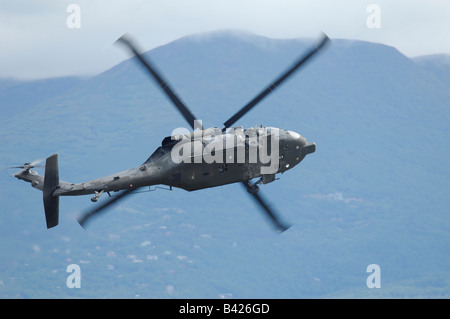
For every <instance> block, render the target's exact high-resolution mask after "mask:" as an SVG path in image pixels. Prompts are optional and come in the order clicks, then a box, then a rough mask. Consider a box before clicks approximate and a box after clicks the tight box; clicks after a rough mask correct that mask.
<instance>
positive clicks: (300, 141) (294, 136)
mask: <svg viewBox="0 0 450 319" xmlns="http://www.w3.org/2000/svg"><path fill="white" fill-rule="evenodd" d="M288 135H289V137H290V138H289V139H290V140H291V142H293V143H294V144H295V148H296V149H301V148H303V146H305V145H306V144H307V142H306V139H305V138H304V137H303V136H301V135H300V134H298V133H296V132H294V131H288Z"/></svg>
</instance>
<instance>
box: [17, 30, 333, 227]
mask: <svg viewBox="0 0 450 319" xmlns="http://www.w3.org/2000/svg"><path fill="white" fill-rule="evenodd" d="M328 40H329V38H328V37H327V36H326V35H323V37H322V38H321V39H320V41H318V43H317V44H316V46H315V47H314V48H312V49H311V50H310V51H309V52H307V53H306V54H305V55H302V56H301V57H300V58H298V59H297V60H296V61H295V62H294V63H293V65H292V66H291V67H289V68H288V69H287V70H286V71H285V72H283V73H282V74H281V75H280V76H279V77H278V78H277V79H276V80H275V81H274V82H273V83H271V84H270V85H268V86H267V87H266V88H265V89H264V90H262V91H261V92H260V93H259V94H258V95H256V97H255V98H253V99H252V100H251V101H250V102H249V103H247V104H246V105H245V106H244V107H243V108H242V109H240V110H239V111H238V112H237V113H235V114H234V115H233V116H232V117H230V118H229V119H228V120H227V121H226V122H225V123H224V127H223V128H222V129H220V128H218V127H212V128H207V129H204V128H203V127H202V126H201V122H200V121H198V120H197V119H198V118H197V117H195V116H194V115H193V114H192V113H191V111H190V110H189V109H188V108H187V107H186V105H185V104H184V103H183V102H182V101H181V99H180V98H178V96H177V95H176V94H175V92H174V91H173V90H172V89H171V87H170V86H169V84H168V82H167V81H166V80H165V79H164V78H163V77H162V75H161V73H160V72H159V71H157V69H156V68H155V67H154V66H153V65H152V64H151V62H150V61H149V59H148V57H145V58H144V56H143V55H142V54H141V51H140V50H138V48H137V46H136V45H135V43H134V42H133V41H132V40H131V39H130V37H129V36H127V35H124V36H122V37H120V38H119V39H118V40H117V42H119V43H121V44H123V45H125V46H126V47H127V48H128V49H129V50H130V51H131V52H132V53H133V54H134V56H135V57H136V58H137V60H138V61H139V62H140V63H141V64H142V66H143V67H144V68H145V69H146V70H147V71H148V72H149V73H150V75H151V77H152V78H153V79H154V80H155V81H156V83H157V84H158V85H159V87H160V88H161V89H162V91H163V92H164V93H165V95H166V96H167V97H168V98H169V99H170V101H171V102H172V103H173V104H174V106H175V107H176V109H177V110H178V111H179V112H180V113H181V115H182V116H183V117H184V118H185V119H186V121H187V122H188V124H189V125H190V126H191V128H192V129H193V130H194V131H190V130H188V132H183V133H181V134H174V135H172V136H169V137H166V138H164V139H163V141H162V144H161V146H159V147H158V148H157V149H156V150H155V151H154V153H153V154H152V155H151V156H150V157H149V158H148V159H147V160H146V161H145V162H144V163H143V164H141V165H139V166H137V167H135V168H131V169H128V170H126V171H123V172H119V173H115V174H112V175H109V176H106V177H101V178H98V179H94V180H91V181H88V182H84V183H79V184H74V183H69V182H64V181H61V180H59V171H58V155H57V154H54V155H51V156H50V157H48V158H47V159H46V163H45V173H44V176H41V175H39V174H38V173H37V172H36V171H34V170H32V168H34V167H37V165H36V164H37V163H35V162H33V163H25V164H24V165H22V166H16V168H21V170H20V171H19V172H18V173H16V174H14V177H16V178H18V179H21V180H24V181H26V182H29V183H31V186H32V187H34V188H37V189H39V190H41V191H42V192H43V200H44V211H45V218H46V224H47V228H52V227H54V226H56V225H58V223H59V197H60V196H75V195H87V194H93V195H94V196H93V197H92V198H91V200H92V201H93V202H96V201H97V200H98V199H99V198H100V196H101V195H102V194H104V193H107V194H108V195H109V197H110V198H109V199H108V200H106V201H105V202H104V203H102V204H99V206H98V207H95V208H94V209H92V210H90V211H87V212H85V213H84V214H83V215H81V216H79V217H78V218H77V219H78V222H79V223H80V225H81V226H83V227H85V225H86V223H87V222H88V221H89V220H90V219H91V218H92V217H93V216H96V215H98V214H99V213H101V212H103V211H104V210H105V209H106V208H108V207H110V206H111V205H113V204H114V203H117V202H118V201H119V200H122V199H123V198H125V197H127V196H129V195H130V194H132V193H133V192H136V190H138V189H140V188H142V187H147V186H148V187H150V186H154V185H165V186H168V187H170V189H172V187H177V188H181V189H184V190H187V191H194V190H199V189H205V188H210V187H216V186H221V185H226V184H231V183H240V184H242V185H243V186H244V187H245V189H246V190H247V191H248V193H249V194H250V195H251V197H253V198H254V200H255V201H256V203H257V204H258V205H259V206H260V207H261V209H262V211H263V212H264V213H265V214H266V216H267V217H268V218H269V220H270V221H271V222H272V224H273V225H274V227H275V229H276V230H278V231H280V232H283V231H285V230H286V229H288V228H289V225H286V224H285V223H283V222H282V221H281V220H280V219H279V217H278V214H276V213H275V212H274V211H273V210H272V209H271V208H270V207H269V206H268V205H267V203H266V200H265V199H263V197H262V196H261V194H260V193H259V192H258V191H259V185H260V184H267V183H270V182H272V181H274V180H275V179H276V174H277V173H283V172H285V171H287V170H289V169H292V168H293V167H294V166H296V165H297V164H298V163H300V162H301V161H302V160H303V159H304V158H305V156H306V155H307V154H310V153H313V152H315V144H314V143H308V142H307V141H306V139H305V138H304V137H302V136H301V135H300V134H298V133H295V132H293V131H289V130H282V129H277V128H273V127H262V126H260V127H253V128H248V129H246V130H244V129H243V127H241V126H235V127H232V125H233V124H234V123H235V122H236V121H238V120H239V119H240V118H241V117H242V116H244V115H245V114H246V113H247V112H248V111H250V110H251V109H252V108H253V107H254V106H255V105H257V104H258V103H259V102H260V101H261V100H262V99H263V98H265V97H266V96H267V95H268V94H269V93H271V92H273V91H274V90H275V89H277V88H278V87H279V86H280V85H281V84H282V83H283V82H284V81H285V80H286V79H287V78H288V77H290V76H291V75H292V74H293V73H294V72H295V71H296V70H298V69H299V68H300V66H302V65H303V64H304V63H305V62H306V61H308V60H309V59H310V58H311V57H312V56H314V55H315V54H316V53H317V52H318V51H319V50H320V49H321V48H323V47H324V45H325V44H326V43H327V42H328ZM268 154H270V156H269V155H268ZM258 155H259V156H258ZM268 163H270V164H269V165H268ZM254 179H258V180H257V181H256V182H252V180H254ZM119 191H120V193H118V194H114V193H115V192H119ZM111 193H113V194H111Z"/></svg>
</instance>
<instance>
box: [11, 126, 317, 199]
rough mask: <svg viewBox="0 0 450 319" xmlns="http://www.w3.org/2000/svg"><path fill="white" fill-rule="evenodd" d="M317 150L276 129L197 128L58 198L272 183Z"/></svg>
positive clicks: (65, 188) (63, 186) (64, 188)
mask: <svg viewBox="0 0 450 319" xmlns="http://www.w3.org/2000/svg"><path fill="white" fill-rule="evenodd" d="M314 151H315V144H313V143H307V141H306V139H305V138H304V137H303V136H301V135H300V134H298V133H295V132H293V131H289V130H282V129H277V128H273V127H267V128H266V127H252V128H249V129H246V130H244V129H243V128H242V127H234V128H231V129H228V130H227V131H225V132H222V130H221V129H219V128H209V129H205V130H197V131H194V132H190V133H189V134H180V135H175V136H170V137H167V138H165V139H164V140H163V142H162V145H161V146H160V147H158V148H157V149H156V150H155V151H154V153H153V154H152V155H151V156H150V157H149V158H148V159H147V160H146V161H145V162H144V163H143V164H142V165H139V166H137V167H134V168H131V169H128V170H125V171H122V172H119V173H115V174H111V175H109V176H105V177H101V178H98V179H94V180H91V181H88V182H84V183H77V184H74V183H68V182H63V181H60V183H59V187H58V188H57V189H56V190H55V193H54V194H53V196H71V195H85V194H93V193H98V192H102V191H103V192H114V191H120V190H125V189H133V188H139V187H144V186H152V185H166V186H170V187H177V188H181V189H184V190H187V191H193V190H199V189H204V188H209V187H216V186H221V185H225V184H230V183H237V182H245V181H250V180H252V179H254V178H261V181H262V182H263V183H269V182H271V181H273V180H274V179H275V174H278V173H283V172H285V171H287V170H290V169H292V168H293V167H294V166H296V165H297V164H298V163H300V162H301V161H302V160H303V159H304V157H305V156H306V155H307V154H309V153H312V152H314ZM31 172H32V173H34V172H33V171H31ZM28 175H29V176H28V179H27V176H16V177H18V178H20V179H23V180H26V181H29V182H32V185H33V186H34V187H36V188H38V189H41V187H42V185H41V184H42V183H43V180H42V177H41V176H39V175H37V174H30V172H28ZM31 175H33V176H31ZM31 177H32V178H31ZM30 178H31V179H32V180H30ZM33 181H34V182H33Z"/></svg>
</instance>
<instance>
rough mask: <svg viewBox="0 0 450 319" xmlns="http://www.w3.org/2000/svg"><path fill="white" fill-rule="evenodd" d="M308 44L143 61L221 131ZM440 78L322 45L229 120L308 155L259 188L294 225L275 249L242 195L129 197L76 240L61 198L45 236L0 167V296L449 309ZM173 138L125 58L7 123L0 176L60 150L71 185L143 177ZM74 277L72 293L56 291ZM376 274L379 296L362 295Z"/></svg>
mask: <svg viewBox="0 0 450 319" xmlns="http://www.w3.org/2000/svg"><path fill="white" fill-rule="evenodd" d="M313 43H314V41H313V40H303V39H301V40H275V39H267V38H263V37H259V36H256V35H252V34H246V33H234V32H231V33H229V32H218V33H211V34H203V35H195V36H190V37H185V38H182V39H179V40H177V41H174V42H172V43H169V44H167V45H165V46H161V47H158V48H156V49H154V50H152V51H150V52H148V53H147V54H148V55H149V56H150V57H151V58H152V59H153V61H154V62H155V64H156V65H157V66H158V68H159V69H161V70H162V71H163V73H164V74H165V75H166V77H167V78H168V79H169V81H170V83H171V84H172V86H173V87H174V88H175V90H176V91H177V93H178V95H179V96H180V97H181V98H182V99H183V100H184V101H185V102H186V104H187V105H188V106H189V107H190V108H191V110H192V111H193V113H194V114H195V115H196V116H197V117H198V118H200V119H202V120H203V124H204V125H205V126H213V125H214V126H219V127H221V126H222V123H223V122H224V121H225V120H226V119H228V118H229V117H230V116H231V115H232V114H233V113H234V112H235V111H237V110H238V109H239V108H240V107H242V106H243V105H244V104H245V103H246V102H247V101H249V100H250V99H251V98H252V97H253V96H254V95H256V94H257V93H258V92H259V91H260V90H261V89H262V88H263V87H265V86H266V85H267V84H268V83H269V82H271V81H272V80H273V79H274V78H275V76H276V75H278V74H279V73H280V72H281V71H282V70H284V69H285V68H286V67H287V66H288V65H289V64H290V63H291V62H292V61H293V60H294V59H295V58H296V57H297V56H298V55H300V54H302V52H305V51H306V50H307V49H309V48H310V47H311V45H312V44H313ZM436 72H437V71H436V69H433V68H430V67H428V66H427V65H423V64H420V63H417V62H416V61H413V60H411V59H409V58H407V57H405V56H404V55H402V54H401V53H400V52H398V51H397V50H396V49H395V48H392V47H388V46H384V45H380V44H374V43H367V42H360V41H350V40H341V39H334V40H333V41H332V44H331V45H330V46H329V47H328V49H327V50H326V51H325V52H323V53H321V54H319V55H318V56H317V57H315V58H314V59H313V60H312V61H311V63H309V64H308V65H307V66H306V67H305V68H304V69H303V70H302V71H301V72H300V73H298V74H296V75H295V76H294V77H293V78H292V79H291V80H290V81H289V82H287V83H286V84H285V85H283V86H282V87H280V88H279V89H278V90H277V91H276V92H275V93H274V94H273V95H271V96H269V97H268V98H267V99H266V100H264V102H262V103H261V104H260V105H258V107H257V108H256V109H254V110H252V111H251V112H250V113H248V114H247V115H246V116H245V117H244V118H243V119H242V121H240V124H242V125H244V126H246V127H248V126H253V125H256V124H264V125H267V126H276V127H281V128H287V129H291V130H294V131H297V132H299V133H301V134H302V135H304V136H305V137H306V138H307V139H308V140H309V141H313V142H315V143H316V145H317V151H316V153H314V154H311V155H309V156H308V157H307V158H306V159H305V160H304V162H302V163H301V165H299V166H298V167H296V168H294V169H293V170H292V171H289V172H287V173H286V174H283V175H282V176H280V180H279V181H276V182H274V183H272V184H268V185H266V186H264V187H262V192H263V193H264V195H266V197H267V198H268V199H269V200H270V201H271V203H272V204H273V205H274V206H275V207H277V208H278V210H279V211H280V213H281V214H282V216H283V218H284V219H285V220H287V221H289V222H291V223H293V224H294V226H293V227H292V228H291V229H289V231H287V232H285V233H284V234H282V235H281V236H280V235H276V234H274V233H273V232H272V231H271V228H270V226H269V225H268V223H267V222H266V220H265V219H264V218H263V217H262V216H261V214H260V213H259V212H258V211H256V210H255V206H253V203H252V202H251V200H250V199H249V198H248V196H247V194H246V193H245V192H244V191H243V190H242V189H241V187H240V185H229V186H226V187H223V188H216V189H210V190H204V191H198V192H192V193H187V192H184V191H181V190H174V191H172V192H170V191H165V190H156V191H155V192H149V193H145V194H139V195H135V196H133V197H132V198H130V199H128V200H127V201H126V202H124V203H123V204H121V205H119V206H118V207H117V208H116V209H114V210H112V211H111V212H109V213H108V214H105V216H104V218H101V219H98V220H96V221H95V223H93V224H92V227H91V228H89V230H88V231H84V230H82V229H81V228H80V227H79V226H78V224H77V223H76V221H74V217H75V216H76V215H77V214H79V213H80V212H81V211H82V210H83V209H84V208H85V207H89V206H91V205H95V204H92V203H90V201H89V198H88V197H78V198H62V199H61V225H60V226H58V228H56V229H52V230H46V229H44V228H45V226H44V217H43V208H42V206H41V205H42V199H41V196H42V194H41V193H40V192H38V191H36V190H34V189H31V188H30V186H29V185H26V184H24V183H20V182H18V181H16V180H14V179H13V178H11V177H10V175H8V174H9V173H12V172H6V171H2V173H1V185H2V189H3V190H4V191H2V193H1V194H0V202H1V203H2V207H3V208H2V212H1V213H2V218H1V219H0V234H1V235H0V236H1V238H2V245H1V246H0V260H1V261H2V263H1V265H0V267H1V269H0V270H1V271H0V274H1V277H0V295H1V296H3V297H15V296H21V297H37V296H44V297H55V296H57V297H127V298H128V297H130V298H133V297H152V298H153V297H158V298H161V297H177V298H178V297H182V298H185V297H187V298H189V297H193V298H198V297H200V298H202V297H204V298H216V297H238V298H239V297H241V298H299V297H303V298H305V297H306V298H308V297H347V296H361V297H408V296H409V297H448V295H449V285H448V280H447V279H446V278H448V274H449V269H448V265H449V261H450V260H449V251H448V243H449V226H450V224H449V222H450V220H449V216H448V213H447V207H448V205H449V204H450V203H449V198H450V197H449V196H448V195H449V194H448V190H449V187H448V186H449V184H448V176H449V167H448V165H447V163H448V162H449V160H450V156H449V149H450V148H449V146H450V145H449V143H450V142H449V130H448V123H449V108H448V102H449V101H450V93H449V92H450V90H449V85H448V83H447V82H446V81H444V80H442V79H441V78H440V77H439V76H437V75H436ZM176 127H188V126H187V124H186V123H185V122H184V120H183V119H182V117H181V116H180V115H179V114H178V113H177V112H176V111H175V110H174V108H173V106H172V105H171V104H170V103H169V102H168V101H167V100H166V99H165V97H164V96H162V94H161V92H159V90H158V88H156V87H155V85H154V83H153V82H152V81H151V80H150V79H148V78H147V76H146V74H145V72H144V71H143V70H141V69H140V68H139V66H138V65H137V63H135V61H133V60H132V59H131V60H126V61H124V62H123V63H120V64H119V65H117V66H115V67H113V68H112V69H110V70H108V71H106V72H104V73H102V74H100V75H98V76H96V77H93V78H91V79H88V80H86V81H84V82H83V83H81V84H79V85H77V86H76V87H73V88H72V89H71V90H69V91H67V92H66V93H65V94H63V95H58V96H53V97H51V98H49V99H48V100H46V101H44V102H42V103H40V104H39V105H36V106H32V107H30V108H29V109H28V110H27V113H26V117H25V118H24V116H22V115H16V116H12V117H11V118H10V120H9V121H8V122H7V123H5V125H2V127H1V128H0V141H1V142H0V148H1V157H0V162H1V163H4V164H5V165H10V164H20V163H22V162H25V161H31V160H34V159H35V158H39V157H40V158H43V157H46V156H48V155H50V154H52V153H54V152H58V153H59V156H60V157H59V162H60V177H61V179H64V180H68V181H74V182H80V181H83V180H87V179H92V178H95V177H99V176H103V175H106V174H110V173H113V172H115V171H119V170H122V169H126V168H129V167H131V166H134V165H138V164H140V163H141V162H143V161H144V160H145V159H146V158H147V157H148V156H149V155H150V154H151V153H152V152H153V150H154V149H155V148H156V147H157V146H158V145H159V144H160V142H161V140H162V138H163V137H165V136H167V135H170V134H171V131H172V130H173V129H174V128H176ZM230 199H232V200H230ZM12 247H14V248H13V249H12ZM70 263H76V264H79V265H80V267H81V269H82V273H83V281H82V288H81V289H78V290H77V289H72V290H70V289H68V288H66V286H65V280H66V278H67V275H68V274H67V273H66V272H65V269H66V267H67V265H68V264H70ZM373 263H375V264H379V265H380V266H381V270H382V288H381V289H372V290H370V289H368V288H367V286H366V284H365V283H366V278H367V276H368V275H369V274H368V273H366V267H367V266H368V265H369V264H373ZM405 287H406V288H405Z"/></svg>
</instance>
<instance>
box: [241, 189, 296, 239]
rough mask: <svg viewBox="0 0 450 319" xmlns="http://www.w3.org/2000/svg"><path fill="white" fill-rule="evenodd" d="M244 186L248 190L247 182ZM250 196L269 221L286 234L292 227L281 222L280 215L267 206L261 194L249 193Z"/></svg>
mask: <svg viewBox="0 0 450 319" xmlns="http://www.w3.org/2000/svg"><path fill="white" fill-rule="evenodd" d="M242 185H244V187H245V189H247V187H248V185H247V183H246V182H242ZM249 194H250V195H251V196H252V197H253V198H254V199H255V201H256V202H257V203H258V205H259V206H261V208H262V209H263V212H264V213H265V214H266V216H267V217H268V218H269V220H270V221H271V222H272V223H273V225H274V226H275V228H276V229H277V230H278V231H280V232H284V231H285V230H287V229H288V228H289V227H291V226H290V225H289V226H288V225H285V224H284V223H282V222H281V221H280V219H279V218H278V215H277V214H276V213H275V212H274V211H273V210H272V209H271V208H270V207H269V206H268V205H267V204H266V201H265V200H264V199H263V198H262V196H261V194H259V193H254V194H251V193H249Z"/></svg>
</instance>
